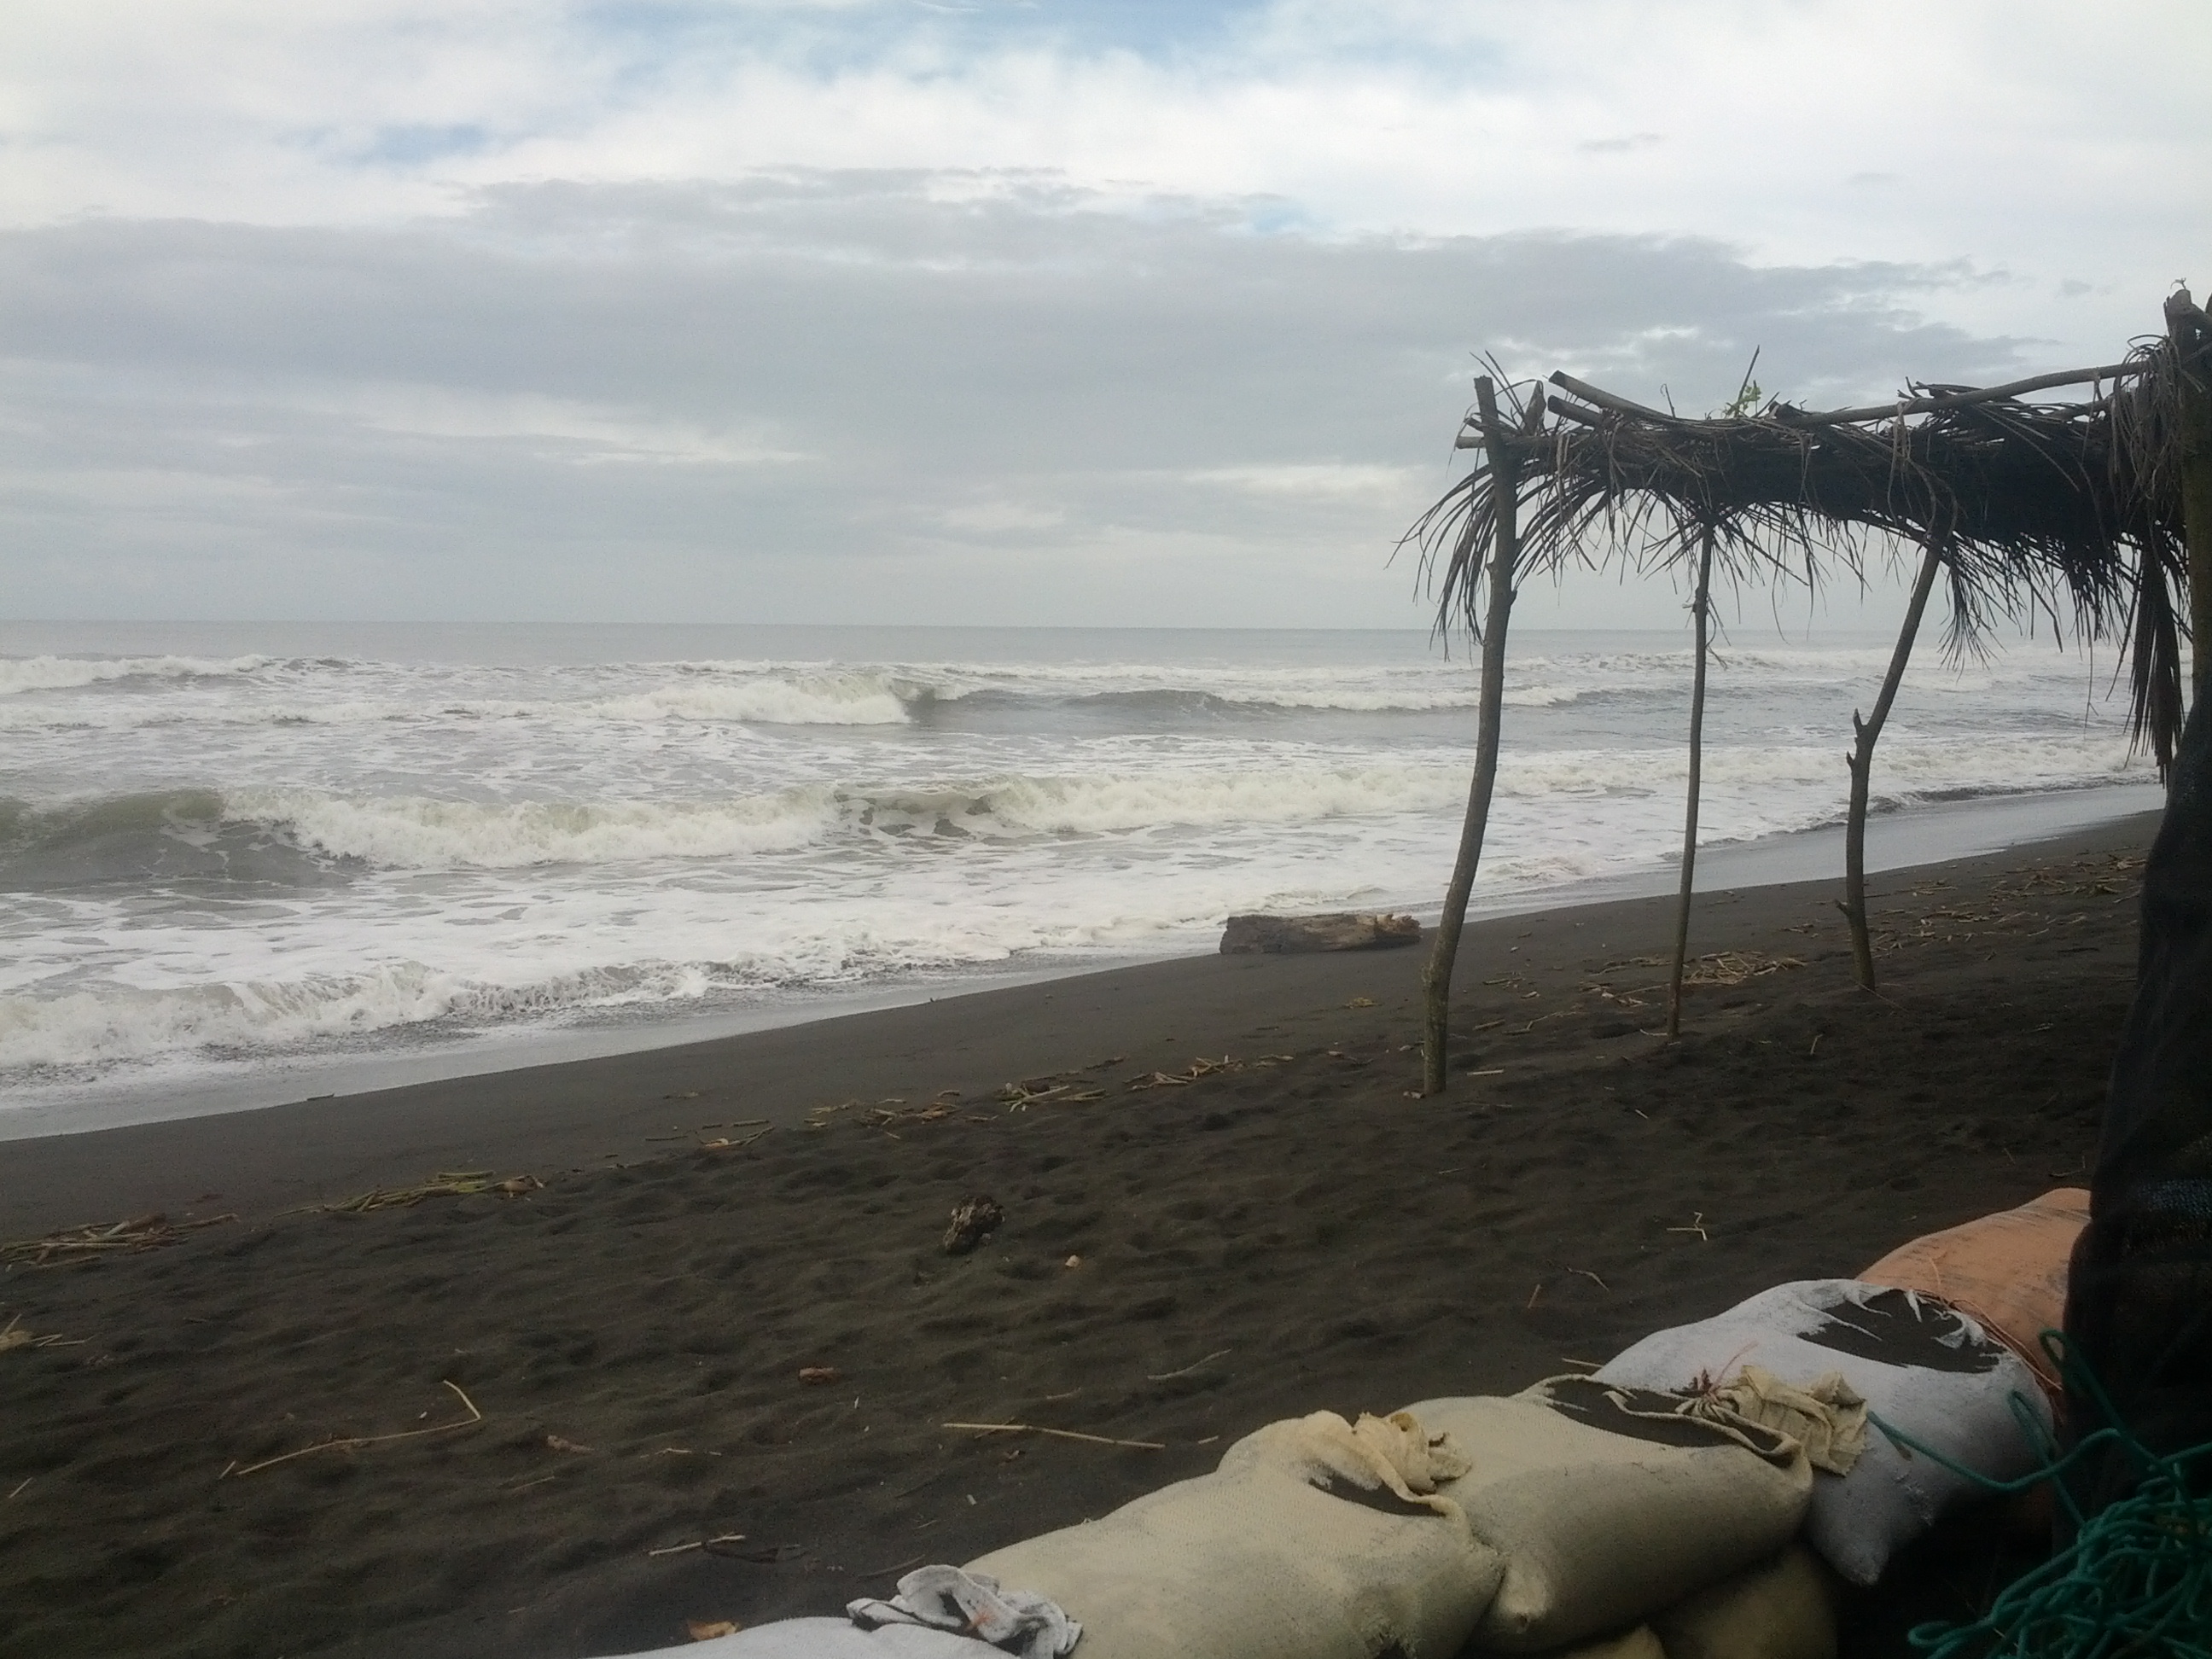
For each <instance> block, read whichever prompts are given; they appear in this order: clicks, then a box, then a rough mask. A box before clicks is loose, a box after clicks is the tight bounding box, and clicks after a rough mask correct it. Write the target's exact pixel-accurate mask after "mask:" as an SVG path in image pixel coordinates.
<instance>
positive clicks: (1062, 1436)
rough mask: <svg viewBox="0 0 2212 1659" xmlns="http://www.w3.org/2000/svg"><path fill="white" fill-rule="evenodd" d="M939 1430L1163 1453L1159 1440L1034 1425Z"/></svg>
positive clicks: (972, 1425) (955, 1425)
mask: <svg viewBox="0 0 2212 1659" xmlns="http://www.w3.org/2000/svg"><path fill="white" fill-rule="evenodd" d="M938 1426H939V1428H945V1429H969V1430H972V1431H974V1432H975V1433H977V1434H1042V1435H1048V1436H1050V1437H1052V1438H1053V1439H1054V1440H1081V1441H1084V1442H1086V1443H1089V1444H1091V1445H1093V1446H1127V1447H1128V1448H1130V1449H1132V1450H1134V1451H1165V1450H1166V1449H1167V1443H1166V1442H1164V1441H1160V1440H1111V1439H1109V1438H1108V1437H1106V1436H1104V1435H1103V1434H1078V1433H1077V1432H1076V1431H1074V1430H1073V1429H1047V1428H1040V1427H1039V1426H1038V1425H1036V1424H1035V1423H940V1424H939V1425H938Z"/></svg>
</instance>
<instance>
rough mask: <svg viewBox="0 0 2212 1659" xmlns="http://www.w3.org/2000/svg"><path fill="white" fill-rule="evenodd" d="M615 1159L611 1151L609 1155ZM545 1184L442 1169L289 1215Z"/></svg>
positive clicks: (347, 1211) (358, 1210)
mask: <svg viewBox="0 0 2212 1659" xmlns="http://www.w3.org/2000/svg"><path fill="white" fill-rule="evenodd" d="M607 1156H609V1157H610V1158H611V1157H612V1156H614V1155H613V1154H612V1153H611V1152H610V1153H609V1154H607ZM544 1185H545V1183H544V1182H542V1181H540V1180H539V1179H538V1177H537V1176H534V1175H518V1176H507V1179H506V1180H504V1181H495V1180H493V1179H492V1175H491V1171H490V1170H439V1171H438V1173H437V1174H435V1175H434V1176H431V1177H430V1178H429V1179H428V1181H424V1182H418V1183H417V1184H416V1185H415V1186H412V1187H372V1188H369V1189H368V1191H367V1192H365V1193H358V1194H355V1195H354V1196H353V1197H351V1198H342V1199H340V1200H338V1201H337V1203H335V1204H303V1205H301V1206H300V1207H299V1208H298V1209H296V1210H287V1211H286V1212H284V1213H285V1214H287V1215H299V1214H301V1213H303V1212H307V1211H322V1212H329V1213H332V1214H341V1215H367V1214H368V1213H369V1212H371V1211H372V1210H390V1209H400V1208H411V1207H412V1206H415V1205H417V1204H420V1203H421V1202H422V1200H424V1199H426V1198H465V1197H468V1196H470V1195H471V1194H476V1193H497V1194H499V1195H500V1196H501V1198H522V1197H525V1196H526V1195H527V1194H531V1193H534V1192H538V1191H542V1190H543V1189H544Z"/></svg>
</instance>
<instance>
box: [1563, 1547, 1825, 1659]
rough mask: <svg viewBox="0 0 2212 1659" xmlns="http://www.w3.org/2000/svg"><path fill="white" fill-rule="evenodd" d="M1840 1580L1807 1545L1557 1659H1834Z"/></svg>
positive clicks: (1788, 1550) (1787, 1550)
mask: <svg viewBox="0 0 2212 1659" xmlns="http://www.w3.org/2000/svg"><path fill="white" fill-rule="evenodd" d="M1836 1602H1837V1591H1836V1576H1835V1574H1834V1572H1833V1571H1831V1570H1830V1569H1829V1567H1828V1566H1827V1565H1826V1563H1825V1562H1823V1561H1822V1560H1820V1558H1819V1557H1817V1556H1816V1555H1814V1553H1812V1552H1811V1551H1810V1550H1808V1549H1807V1548H1806V1547H1804V1546H1803V1545H1802V1544H1792V1545H1791V1546H1790V1547H1789V1548H1787V1549H1785V1550H1784V1551H1783V1552H1782V1553H1780V1554H1779V1555H1777V1556H1774V1557H1772V1558H1771V1559H1768V1560H1765V1561H1761V1562H1759V1564H1758V1565H1756V1566H1753V1567H1748V1568H1747V1569H1745V1570H1744V1571H1741V1572H1740V1573H1737V1574H1735V1576H1733V1577H1729V1578H1724V1579H1723V1580H1722V1581H1721V1582H1720V1583H1717V1584H1711V1585H1708V1586H1707V1587H1706V1588H1705V1589H1701V1590H1699V1591H1697V1592H1696V1593H1695V1594H1693V1595H1687V1596H1685V1597H1684V1598H1683V1599H1682V1600H1681V1601H1677V1602H1676V1603H1674V1606H1672V1607H1668V1608H1665V1609H1663V1610H1662V1611H1661V1612H1659V1613H1654V1614H1653V1615H1652V1616H1651V1619H1650V1622H1649V1623H1646V1624H1642V1625H1638V1626H1636V1627H1635V1628H1634V1629H1632V1630H1630V1631H1628V1632H1625V1633H1623V1634H1620V1635H1616V1636H1612V1637H1607V1638H1601V1639H1599V1640H1597V1641H1595V1642H1588V1643H1584V1644H1582V1645H1581V1646H1579V1647H1577V1648H1575V1649H1574V1650H1572V1651H1571V1652H1570V1653H1565V1654H1560V1655H1559V1656H1557V1659H1836Z"/></svg>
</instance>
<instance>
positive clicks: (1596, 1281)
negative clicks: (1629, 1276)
mask: <svg viewBox="0 0 2212 1659" xmlns="http://www.w3.org/2000/svg"><path fill="white" fill-rule="evenodd" d="M1567 1271H1568V1272H1569V1273H1580V1274H1581V1275H1582V1276H1583V1278H1584V1279H1588V1280H1589V1282H1590V1283H1591V1284H1593V1285H1596V1286H1597V1287H1598V1289H1600V1290H1601V1291H1609V1290H1611V1289H1612V1288H1613V1286H1612V1285H1608V1284H1607V1283H1606V1282H1605V1280H1603V1279H1600V1278H1599V1277H1598V1276H1597V1275H1596V1274H1595V1273H1592V1272H1591V1271H1590V1270H1589V1268H1588V1267H1570V1268H1568V1269H1567Z"/></svg>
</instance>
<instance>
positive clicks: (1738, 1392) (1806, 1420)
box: [1685, 1365, 1867, 1474]
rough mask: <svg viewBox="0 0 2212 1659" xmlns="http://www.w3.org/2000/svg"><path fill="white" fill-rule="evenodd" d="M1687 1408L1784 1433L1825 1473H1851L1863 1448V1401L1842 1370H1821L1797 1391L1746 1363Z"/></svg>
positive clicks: (1694, 1413) (1721, 1419) (1694, 1412)
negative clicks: (1732, 1375)
mask: <svg viewBox="0 0 2212 1659" xmlns="http://www.w3.org/2000/svg"><path fill="white" fill-rule="evenodd" d="M1685 1411H1686V1414H1687V1415H1689V1416H1692V1417H1702V1418H1708V1419H1712V1420H1714V1421H1717V1422H1722V1423H1729V1424H1739V1423H1755V1424H1757V1425H1759V1427H1760V1428H1762V1429H1771V1430H1772V1431H1774V1432H1775V1433H1777V1434H1784V1435H1787V1436H1789V1437H1790V1439H1792V1440H1795V1441H1796V1443H1798V1444H1799V1445H1801V1446H1802V1447H1803V1448H1804V1449H1805V1461H1806V1462H1808V1463H1810V1464H1811V1465H1812V1466H1813V1467H1814V1468H1816V1469H1820V1470H1822V1471H1824V1472H1826V1474H1850V1472H1851V1469H1852V1468H1853V1466H1855V1465H1856V1464H1857V1462H1858V1461H1859V1454H1860V1453H1862V1452H1863V1451H1864V1450H1865V1449H1866V1431H1867V1402H1866V1401H1863V1400H1862V1399H1860V1398H1859V1395H1858V1390H1857V1389H1854V1388H1852V1387H1851V1385H1850V1383H1846V1382H1845V1381H1844V1374H1843V1373H1842V1372H1841V1371H1828V1372H1825V1373H1824V1374H1822V1375H1821V1376H1818V1377H1815V1378H1814V1380H1813V1381H1812V1382H1810V1383H1807V1384H1806V1385H1805V1386H1804V1387H1803V1388H1802V1389H1801V1388H1799V1387H1797V1386H1796V1384H1795V1383H1784V1381H1783V1380H1782V1379H1781V1378H1780V1377H1778V1376H1776V1375H1775V1374H1774V1373H1773V1372H1772V1371H1770V1370H1766V1369H1765V1368H1764V1367H1763V1366H1759V1365H1746V1366H1745V1367H1744V1368H1743V1369H1742V1370H1740V1371H1738V1372H1737V1373H1736V1374H1735V1377H1734V1378H1733V1379H1732V1380H1731V1381H1729V1382H1727V1383H1723V1384H1721V1385H1720V1386H1719V1387H1718V1388H1716V1389H1711V1390H1709V1391H1707V1392H1705V1393H1703V1394H1694V1395H1691V1396H1690V1397H1689V1400H1688V1401H1686V1404H1685Z"/></svg>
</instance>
